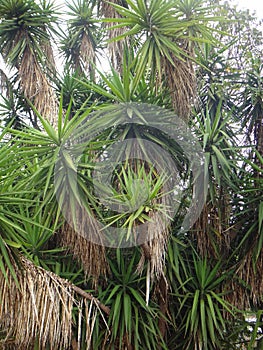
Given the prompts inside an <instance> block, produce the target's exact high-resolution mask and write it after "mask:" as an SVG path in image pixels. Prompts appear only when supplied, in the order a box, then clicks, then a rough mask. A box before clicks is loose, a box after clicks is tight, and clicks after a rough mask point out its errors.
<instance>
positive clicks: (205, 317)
mask: <svg viewBox="0 0 263 350" xmlns="http://www.w3.org/2000/svg"><path fill="white" fill-rule="evenodd" d="M174 247H175V249H174ZM176 249H177V250H178V249H179V252H176ZM188 249H189V248H188ZM191 251H192V259H189V254H187V255H185V253H184V252H183V250H182V246H181V247H180V246H178V243H177V242H176V241H174V242H172V244H171V245H170V246H169V250H168V253H169V254H168V264H169V265H168V266H169V270H168V276H169V278H170V281H171V287H172V291H171V293H172V296H174V297H175V298H173V302H174V303H175V304H174V305H173V303H172V305H173V306H172V307H173V308H175V312H174V313H173V315H174V316H173V317H174V319H173V322H174V324H175V327H177V328H178V332H177V334H176V333H175V334H174V338H173V339H172V340H171V343H170V347H173V348H175V349H198V350H199V349H200V350H201V349H222V344H224V341H225V340H226V338H227V329H228V322H227V319H226V314H227V313H229V314H231V315H234V314H236V311H237V310H235V308H233V306H232V305H231V304H229V303H228V302H227V301H226V300H225V297H224V295H225V294H226V293H227V292H228V291H227V290H225V291H221V285H222V283H226V282H227V281H229V280H231V278H232V273H231V272H230V271H226V270H224V266H223V265H224V264H223V262H222V261H219V262H216V263H214V265H211V262H210V263H209V262H208V260H207V258H206V257H204V258H200V257H198V256H197V255H196V253H195V252H193V250H192V248H190V252H191ZM190 254H191V253H190ZM190 256H191V255H190Z"/></svg>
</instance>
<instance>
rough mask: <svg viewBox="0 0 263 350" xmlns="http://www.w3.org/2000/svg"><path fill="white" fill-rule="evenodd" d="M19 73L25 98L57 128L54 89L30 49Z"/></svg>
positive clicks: (25, 54)
mask: <svg viewBox="0 0 263 350" xmlns="http://www.w3.org/2000/svg"><path fill="white" fill-rule="evenodd" d="M18 73H19V78H20V86H21V90H22V92H23V94H24V96H25V97H26V98H28V99H29V100H30V101H31V102H32V103H33V104H34V106H35V107H36V109H37V110H38V112H39V113H40V114H41V115H42V116H43V117H44V118H46V119H47V120H48V121H49V122H50V123H51V124H52V125H53V126H56V124H57V113H58V102H57V99H56V96H55V92H54V89H53V88H52V86H51V85H50V82H49V81H48V79H47V76H46V74H45V73H44V72H43V71H42V69H41V67H40V66H39V63H38V62H37V59H36V57H35V55H34V54H32V52H31V50H30V49H29V48H28V49H26V50H25V52H24V55H23V57H22V60H21V65H20V67H19V69H18Z"/></svg>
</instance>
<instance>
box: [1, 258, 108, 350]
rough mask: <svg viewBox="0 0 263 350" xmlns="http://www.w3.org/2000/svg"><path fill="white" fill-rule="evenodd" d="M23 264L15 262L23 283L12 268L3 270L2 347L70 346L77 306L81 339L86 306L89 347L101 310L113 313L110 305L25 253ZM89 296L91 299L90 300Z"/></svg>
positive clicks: (67, 347) (57, 347) (62, 347)
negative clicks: (39, 263) (38, 263)
mask: <svg viewBox="0 0 263 350" xmlns="http://www.w3.org/2000/svg"><path fill="white" fill-rule="evenodd" d="M20 262H21V266H20V268H18V267H17V265H15V263H14V268H15V271H16V275H17V279H18V283H19V287H18V286H17V284H16V283H15V281H14V279H13V277H12V276H11V274H10V271H9V270H8V269H7V271H6V274H7V275H6V276H4V275H3V273H2V272H0V300H1V304H0V320H1V321H0V329H1V331H2V334H5V338H4V339H2V340H1V341H0V347H1V346H3V348H10V347H12V346H13V347H14V348H15V349H18V350H19V349H21V350H25V349H32V348H34V344H38V346H39V347H38V348H39V349H40V350H41V349H43V350H44V349H46V348H47V347H48V346H50V348H51V349H54V350H56V349H63V350H65V349H69V348H70V346H71V343H72V339H74V337H73V332H72V326H73V324H74V322H75V321H74V319H73V307H74V308H77V309H78V312H79V317H78V321H77V323H79V324H76V325H75V326H76V329H78V336H77V339H78V340H79V339H80V338H81V332H82V329H81V322H83V321H82V319H83V310H84V314H86V316H88V317H86V318H85V322H86V324H85V326H86V329H87V334H86V337H87V339H86V340H87V347H86V349H89V348H90V345H89V341H90V338H91V335H92V331H93V326H94V319H95V317H96V313H97V310H98V309H99V308H101V309H102V310H103V309H104V311H105V312H106V313H107V314H109V309H108V308H107V307H105V306H104V305H101V304H100V303H99V302H98V300H97V299H96V298H93V297H92V296H91V295H90V294H88V293H86V292H84V291H83V290H81V289H80V288H78V287H76V286H74V285H72V284H71V283H69V282H68V281H66V280H64V279H62V278H60V277H58V276H57V275H55V274H54V273H52V272H49V271H46V270H44V269H43V268H40V267H36V266H35V265H34V264H33V263H32V262H30V261H29V260H27V259H25V258H24V257H21V259H20ZM87 300H89V301H90V302H88V301H87Z"/></svg>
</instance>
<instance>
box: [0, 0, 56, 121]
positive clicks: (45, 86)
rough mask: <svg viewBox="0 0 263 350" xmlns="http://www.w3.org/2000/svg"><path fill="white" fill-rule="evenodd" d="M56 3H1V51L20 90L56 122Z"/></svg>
mask: <svg viewBox="0 0 263 350" xmlns="http://www.w3.org/2000/svg"><path fill="white" fill-rule="evenodd" d="M55 20H56V16H55V8H54V6H53V5H52V4H48V3H43V4H42V5H38V4H37V3H35V1H34V0H30V1H24V0H19V1H12V0H5V1H2V2H1V4H0V48H1V52H2V54H3V56H4V58H5V60H6V62H7V63H8V64H9V66H10V67H11V68H13V69H15V71H16V72H17V79H16V80H17V81H16V83H18V82H19V86H20V91H21V93H23V95H24V96H25V98H28V99H29V100H30V101H31V102H32V103H34V105H35V107H36V108H37V110H39V112H40V113H41V114H42V115H44V116H45V117H46V118H47V119H48V120H50V121H51V122H52V123H53V124H54V123H56V120H55V116H56V114H57V113H56V111H57V100H56V96H55V94H54V90H53V89H52V87H51V84H50V80H49V78H48V75H47V74H49V75H50V74H51V71H50V67H52V69H54V58H53V53H52V49H51V35H52V32H54V28H53V27H52V26H53V23H54V21H55Z"/></svg>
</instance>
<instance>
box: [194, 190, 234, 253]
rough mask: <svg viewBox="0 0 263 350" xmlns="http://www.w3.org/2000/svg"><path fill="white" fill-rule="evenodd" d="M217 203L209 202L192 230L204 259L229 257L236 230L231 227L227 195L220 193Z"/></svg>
mask: <svg viewBox="0 0 263 350" xmlns="http://www.w3.org/2000/svg"><path fill="white" fill-rule="evenodd" d="M219 192H220V194H219V198H218V200H217V203H215V205H213V204H212V203H211V202H208V203H206V204H205V205H204V207H203V210H202V212H201V214H200V216H199V218H198V220H197V221H196V222H195V224H194V226H193V228H192V237H193V239H194V240H195V241H196V242H197V248H198V251H199V253H200V255H201V256H202V257H205V256H206V257H209V258H216V259H219V258H221V257H222V256H225V257H226V256H228V253H229V251H230V243H231V239H232V238H233V236H234V235H235V228H234V227H231V226H230V217H231V213H230V208H231V207H230V204H229V198H228V195H227V194H224V193H223V191H222V189H221V190H220V191H219Z"/></svg>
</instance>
